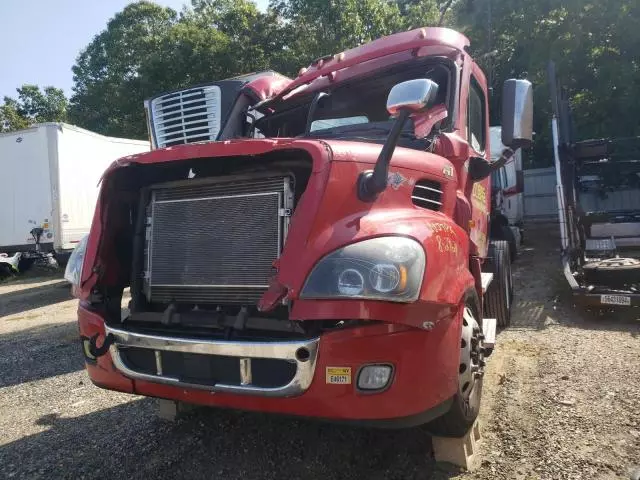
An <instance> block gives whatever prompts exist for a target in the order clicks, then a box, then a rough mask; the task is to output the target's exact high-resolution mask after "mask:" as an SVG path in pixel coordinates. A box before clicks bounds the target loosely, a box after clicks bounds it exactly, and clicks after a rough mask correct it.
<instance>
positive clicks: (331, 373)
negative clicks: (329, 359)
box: [326, 367, 351, 385]
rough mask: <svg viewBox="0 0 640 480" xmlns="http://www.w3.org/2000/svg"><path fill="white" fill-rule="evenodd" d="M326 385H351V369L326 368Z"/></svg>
mask: <svg viewBox="0 0 640 480" xmlns="http://www.w3.org/2000/svg"><path fill="white" fill-rule="evenodd" d="M326 380H327V383H333V384H338V385H349V384H350V383H351V367H327V378H326Z"/></svg>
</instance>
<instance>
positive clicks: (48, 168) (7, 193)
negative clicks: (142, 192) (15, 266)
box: [0, 123, 149, 259]
mask: <svg viewBox="0 0 640 480" xmlns="http://www.w3.org/2000/svg"><path fill="white" fill-rule="evenodd" d="M146 151H149V142H147V141H140V140H130V139H126V138H112V137H105V136H103V135H99V134H96V133H93V132H90V131H88V130H84V129H82V128H78V127H75V126H73V125H68V124H65V123H42V124H38V125H34V126H33V127H31V128H29V129H26V130H19V131H16V132H10V133H3V134H0V178H2V180H3V181H2V182H1V184H0V252H3V253H8V254H13V253H15V252H27V251H33V250H35V249H36V238H35V237H34V235H33V234H32V233H31V232H32V231H33V230H34V229H38V228H42V234H41V236H40V239H39V242H40V243H39V248H40V250H41V251H44V252H52V253H54V255H56V257H58V258H61V259H63V258H65V257H66V256H67V255H68V253H69V252H70V251H71V250H73V248H74V247H75V245H77V243H78V242H79V241H80V239H82V237H83V236H85V235H86V234H88V233H89V229H90V227H91V221H92V219H93V211H94V208H95V204H96V199H97V196H98V182H99V180H100V177H101V175H102V173H103V172H104V171H105V169H106V168H107V167H108V166H109V165H110V164H111V163H112V162H113V161H114V160H116V159H118V158H120V157H123V156H126V155H131V154H134V153H141V152H146Z"/></svg>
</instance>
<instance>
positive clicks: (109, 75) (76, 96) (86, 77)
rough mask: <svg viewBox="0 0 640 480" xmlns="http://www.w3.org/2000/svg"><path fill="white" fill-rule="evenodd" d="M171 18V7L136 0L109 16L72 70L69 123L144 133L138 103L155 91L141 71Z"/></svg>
mask: <svg viewBox="0 0 640 480" xmlns="http://www.w3.org/2000/svg"><path fill="white" fill-rule="evenodd" d="M176 18H177V14H176V12H175V11H174V10H172V9H170V8H164V7H160V6H158V5H156V4H154V3H150V2H147V1H141V2H137V3H132V4H130V5H128V6H126V7H125V8H124V9H123V10H122V11H121V12H119V13H117V14H116V15H115V17H114V18H112V19H111V20H110V21H109V23H108V24H107V29H106V30H104V31H103V32H101V33H99V34H98V35H96V36H95V37H94V39H93V40H92V41H91V43H90V44H89V45H88V46H87V48H85V49H84V50H83V51H82V52H81V53H80V55H79V56H78V59H77V60H76V64H75V65H74V67H73V69H72V70H73V74H74V77H73V78H74V83H75V85H74V87H73V96H72V97H71V108H70V112H69V113H70V117H71V119H72V121H73V122H74V123H76V124H78V125H81V126H83V127H85V128H88V129H89V130H93V131H96V132H100V133H103V134H107V135H119V136H127V137H134V138H144V137H145V136H146V129H145V120H144V109H143V104H142V102H143V100H144V99H145V98H147V97H148V96H151V95H152V94H154V93H156V91H155V89H154V88H153V86H151V87H149V80H148V79H146V78H144V76H143V75H142V73H141V72H142V70H143V68H144V65H145V62H146V59H147V58H150V57H153V56H155V55H157V54H158V51H159V49H160V46H161V44H162V43H163V42H164V41H165V39H166V38H167V35H168V34H169V32H170V31H171V28H172V27H173V26H174V24H175V22H176ZM166 61H167V63H169V62H171V61H172V59H171V58H168V59H166Z"/></svg>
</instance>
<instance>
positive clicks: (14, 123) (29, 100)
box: [0, 85, 68, 132]
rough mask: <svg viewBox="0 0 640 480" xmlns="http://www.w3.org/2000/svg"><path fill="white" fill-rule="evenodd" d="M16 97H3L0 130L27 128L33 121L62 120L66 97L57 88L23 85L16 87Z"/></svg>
mask: <svg viewBox="0 0 640 480" xmlns="http://www.w3.org/2000/svg"><path fill="white" fill-rule="evenodd" d="M17 92H18V99H17V100H16V99H14V98H11V97H4V103H3V104H2V105H0V132H11V131H14V130H21V129H23V128H28V127H29V126H31V125H33V124H34V123H43V122H64V121H65V120H66V118H67V103H68V102H67V98H66V97H65V96H64V92H63V91H62V90H60V89H58V88H54V87H45V88H44V91H42V90H40V87H38V86H37V85H23V86H22V87H20V88H18V89H17Z"/></svg>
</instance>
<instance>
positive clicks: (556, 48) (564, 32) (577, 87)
mask: <svg viewBox="0 0 640 480" xmlns="http://www.w3.org/2000/svg"><path fill="white" fill-rule="evenodd" d="M489 7H491V13H492V15H491V23H492V29H491V33H492V35H491V43H492V44H491V46H489V42H488V40H489V35H488V32H489V29H488V19H489V17H488V13H489ZM456 10H457V11H456V14H457V18H458V22H459V23H460V25H461V26H462V28H463V29H464V31H465V33H466V34H467V35H468V36H469V37H470V38H471V40H472V52H473V53H474V54H475V55H476V56H477V57H479V61H480V63H481V65H482V66H483V68H484V69H485V72H491V74H492V75H491V76H492V79H493V82H492V83H493V87H494V91H495V92H496V95H495V98H494V99H493V102H492V107H493V108H492V116H493V118H492V120H493V122H494V123H497V122H498V121H499V118H498V113H499V108H498V107H499V100H500V98H499V96H500V88H501V85H502V82H503V81H504V80H506V79H507V78H509V77H522V76H525V75H526V76H527V78H529V79H530V80H531V81H532V82H533V83H534V85H535V90H534V101H535V116H534V123H535V124H534V127H535V129H536V132H537V135H536V144H535V148H534V150H533V154H532V155H530V156H529V160H530V162H529V164H530V166H547V165H551V163H552V152H551V139H550V127H549V122H550V119H551V111H550V110H551V105H550V101H549V92H548V88H547V78H546V68H547V64H548V62H549V60H553V61H554V62H555V63H556V65H557V69H558V74H559V76H560V79H561V82H562V83H563V85H565V86H566V87H567V89H568V93H569V96H570V98H571V99H572V104H573V108H574V120H575V124H576V133H577V136H578V137H579V138H594V137H595V138H598V137H603V136H631V135H640V122H638V112H637V107H636V105H637V100H636V99H637V98H638V97H639V96H640V4H639V3H638V2H637V1H636V0H599V1H590V0H562V1H561V0H536V1H528V2H522V1H519V0H500V1H495V0H472V1H469V0H465V1H462V2H459V3H458V4H457V8H456ZM489 50H491V51H492V52H493V54H489V55H487V53H489ZM483 55H484V57H483Z"/></svg>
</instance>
